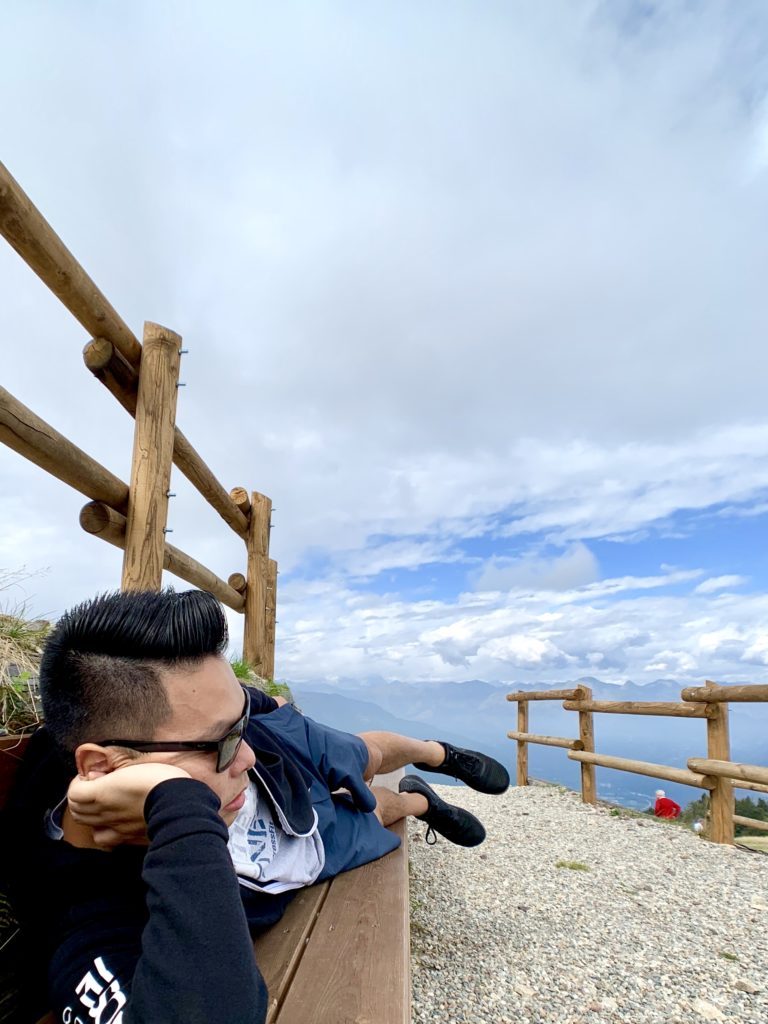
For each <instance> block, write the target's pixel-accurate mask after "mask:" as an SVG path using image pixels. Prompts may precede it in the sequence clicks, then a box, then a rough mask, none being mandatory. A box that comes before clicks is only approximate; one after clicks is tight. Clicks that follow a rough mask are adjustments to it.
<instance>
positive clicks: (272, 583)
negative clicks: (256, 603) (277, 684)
mask: <svg viewBox="0 0 768 1024" xmlns="http://www.w3.org/2000/svg"><path fill="white" fill-rule="evenodd" d="M266 618H267V621H266V627H265V628H266V642H267V654H266V664H265V667H264V672H265V675H266V678H267V679H274V678H275V622H276V621H277V562H276V561H275V560H274V558H270V560H269V569H268V572H267V600H266Z"/></svg>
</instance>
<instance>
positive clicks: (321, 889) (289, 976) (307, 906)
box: [253, 882, 331, 1024]
mask: <svg viewBox="0 0 768 1024" xmlns="http://www.w3.org/2000/svg"><path fill="white" fill-rule="evenodd" d="M330 886H331V883H330V882H320V883H318V885H313V886H311V887H310V888H308V889H303V890H302V891H301V892H300V893H299V894H298V896H295V897H294V899H293V900H292V901H291V902H290V903H289V904H288V908H287V910H286V912H285V914H283V916H282V918H281V919H280V920H279V921H278V922H277V924H274V925H273V926H272V927H271V928H270V929H269V930H268V931H266V932H265V933H264V934H263V935H260V936H259V937H258V938H257V939H256V941H255V942H254V943H253V952H254V954H255V956H256V963H257V964H258V965H259V970H260V971H261V974H262V977H263V978H264V981H265V983H266V986H267V990H268V992H269V1009H268V1011H267V1024H273V1021H274V1020H275V1018H276V1016H277V1013H278V1010H279V1009H280V1006H281V1004H282V1002H283V999H284V997H285V993H286V990H287V988H288V986H289V985H290V984H291V982H292V981H293V976H294V974H295V973H296V968H297V967H298V964H299V961H300V960H301V957H302V955H303V954H304V950H305V948H306V945H307V942H308V940H309V936H310V934H311V932H312V929H313V928H314V926H315V923H316V921H317V917H318V914H319V913H320V908H321V907H322V905H323V903H324V902H325V899H326V896H327V895H328V890H329V889H330Z"/></svg>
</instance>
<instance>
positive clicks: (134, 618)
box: [40, 588, 227, 754]
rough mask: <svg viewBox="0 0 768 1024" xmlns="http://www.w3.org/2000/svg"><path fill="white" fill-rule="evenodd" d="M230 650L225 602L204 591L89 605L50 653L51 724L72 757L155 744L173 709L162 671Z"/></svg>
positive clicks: (47, 713) (46, 673) (55, 637)
mask: <svg viewBox="0 0 768 1024" xmlns="http://www.w3.org/2000/svg"><path fill="white" fill-rule="evenodd" d="M226 645H227V621H226V619H225V617H224V612H223V611H222V609H221V605H220V604H219V602H218V601H217V600H216V598H215V597H214V596H213V594H208V593H205V592H204V591H201V590H189V591H184V592H183V593H180V594H177V593H176V592H175V591H174V590H173V589H172V588H168V589H167V590H163V591H160V592H157V591H132V592H127V593H114V594H103V595H100V596H99V597H95V598H94V599H93V600H91V601H85V602H83V604H79V605H77V607H75V608H72V609H71V610H70V611H68V612H66V613H65V614H64V615H63V616H62V617H61V619H60V620H59V621H58V623H57V624H56V628H55V629H54V630H53V632H52V633H51V635H50V637H49V638H48V641H47V642H46V645H45V649H44V651H43V657H42V661H41V665H40V696H41V699H42V704H43V717H44V719H45V724H46V727H47V729H48V731H49V732H50V733H51V735H52V736H53V738H54V740H55V741H56V745H57V746H58V747H59V749H60V750H62V751H63V752H65V753H67V754H71V753H72V752H73V751H74V750H75V749H76V748H77V747H78V746H79V745H80V744H81V743H86V742H96V743H97V742H99V740H103V739H107V738H108V737H109V736H115V735H118V736H121V737H122V738H124V739H135V740H149V739H152V737H153V736H154V733H155V729H156V728H157V727H158V726H159V725H160V724H161V723H162V722H164V721H165V720H166V719H167V718H168V716H169V715H170V711H171V709H170V705H169V703H168V697H167V695H166V692H165V687H164V686H163V683H162V679H161V675H160V673H161V670H162V669H175V668H181V667H184V666H186V665H190V666H192V665H195V664H199V662H200V661H202V660H203V658H206V657H209V656H210V655H218V654H221V653H223V651H224V649H225V648H226Z"/></svg>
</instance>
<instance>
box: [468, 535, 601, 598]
mask: <svg viewBox="0 0 768 1024" xmlns="http://www.w3.org/2000/svg"><path fill="white" fill-rule="evenodd" d="M599 568H600V567H599V565H598V563H597V559H596V558H595V556H594V555H593V554H592V552H591V551H590V550H589V548H588V547H587V546H586V545H585V544H574V545H572V546H571V547H570V548H569V549H568V550H567V551H565V552H564V553H563V554H562V555H556V556H554V557H549V558H547V557H540V556H537V555H536V554H535V553H529V554H527V555H524V556H523V557H522V558H505V557H502V556H497V555H494V556H492V557H491V558H489V559H488V561H487V562H486V563H485V565H484V566H483V567H482V569H481V570H480V572H479V573H478V574H477V576H476V579H475V589H476V590H513V589H526V588H530V589H533V590H571V589H572V588H573V587H578V586H581V585H582V584H584V583H592V582H594V581H595V580H596V579H597V577H598V575H599Z"/></svg>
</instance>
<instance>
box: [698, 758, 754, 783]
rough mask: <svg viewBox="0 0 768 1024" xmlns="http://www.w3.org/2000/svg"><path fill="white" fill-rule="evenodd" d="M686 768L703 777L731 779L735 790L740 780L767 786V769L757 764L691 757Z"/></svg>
mask: <svg viewBox="0 0 768 1024" xmlns="http://www.w3.org/2000/svg"><path fill="white" fill-rule="evenodd" d="M688 767H689V768H690V769H691V771H694V772H703V773H704V775H715V776H717V778H725V779H732V780H733V785H734V786H735V787H736V788H737V789H738V788H739V787H740V785H741V781H740V780H742V779H743V780H744V781H745V782H756V783H759V784H760V785H762V786H768V768H764V767H763V766H762V765H759V764H738V763H737V762H735V761H721V760H715V759H713V758H710V757H692V758H690V759H689V760H688Z"/></svg>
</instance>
